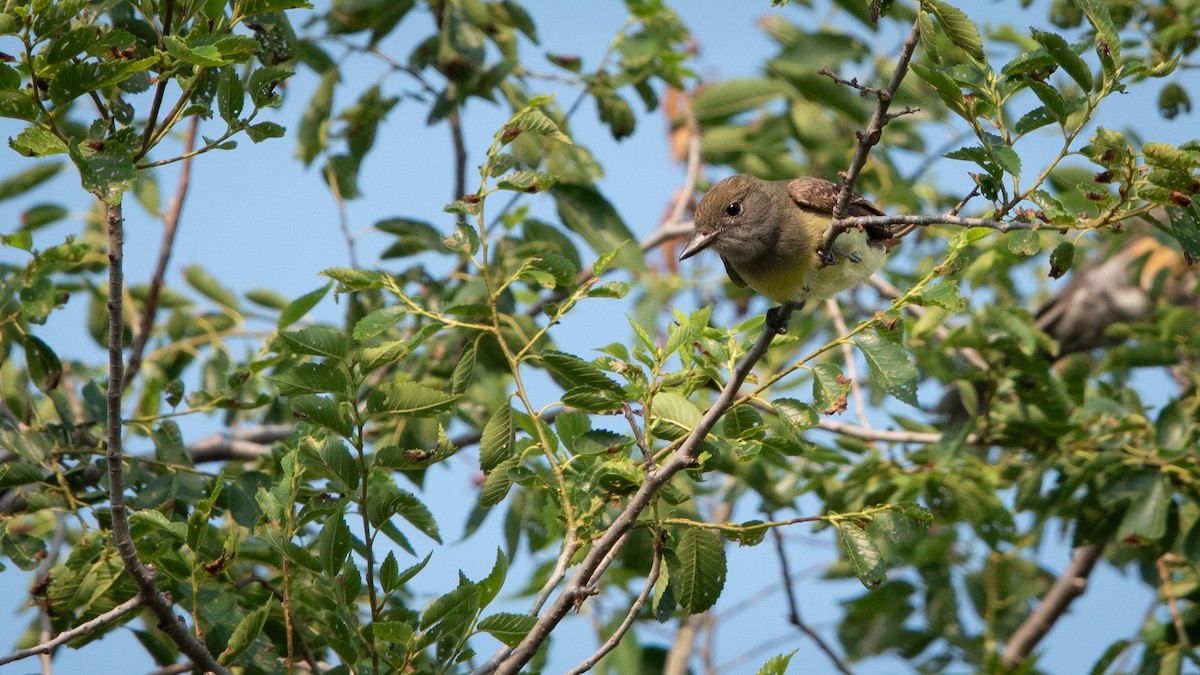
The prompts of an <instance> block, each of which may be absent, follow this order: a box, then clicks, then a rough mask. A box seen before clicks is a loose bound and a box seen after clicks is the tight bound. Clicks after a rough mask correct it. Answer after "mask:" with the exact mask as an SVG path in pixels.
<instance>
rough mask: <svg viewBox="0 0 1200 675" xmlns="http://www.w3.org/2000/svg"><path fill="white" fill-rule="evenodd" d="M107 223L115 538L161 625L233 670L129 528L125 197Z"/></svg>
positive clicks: (194, 651) (108, 424) (195, 655)
mask: <svg viewBox="0 0 1200 675" xmlns="http://www.w3.org/2000/svg"><path fill="white" fill-rule="evenodd" d="M105 228H106V233H107V238H108V398H107V403H108V415H107V419H106V420H105V429H104V430H105V440H106V442H107V446H108V448H107V451H106V453H105V455H106V459H107V461H108V502H109V509H110V512H111V518H112V534H113V542H114V543H115V544H116V547H117V552H118V553H120V555H121V562H122V563H123V564H124V565H125V571H126V572H128V573H129V576H131V577H132V578H133V582H134V583H135V584H136V585H137V587H138V596H139V597H140V598H141V599H142V602H144V603H145V604H146V605H148V606H149V607H150V609H151V611H153V612H154V615H155V617H157V619H158V628H159V629H160V630H162V631H163V632H164V633H165V634H166V635H167V637H169V638H170V639H171V641H172V642H174V643H175V646H176V647H178V648H179V651H181V652H183V654H184V655H186V656H187V657H188V658H190V659H191V660H192V663H194V664H195V665H196V666H198V667H200V668H203V669H206V670H209V671H212V672H214V673H217V674H218V675H228V673H229V671H228V670H226V669H225V668H224V667H222V666H221V665H220V664H219V663H217V661H216V659H214V658H213V655H212V654H210V653H209V651H208V650H207V649H206V648H205V647H204V645H203V644H201V642H200V641H199V640H198V639H197V638H196V636H195V635H194V634H193V633H191V632H189V631H188V628H187V626H186V625H185V624H184V623H183V621H182V620H180V619H179V618H178V617H177V616H175V612H174V607H173V605H172V603H171V599H170V596H169V595H167V594H165V593H162V592H161V591H159V590H158V584H157V583H155V581H154V569H153V568H152V567H147V566H146V565H144V564H142V560H141V558H140V557H139V556H138V552H137V547H136V546H134V543H133V536H132V534H130V531H129V508H128V507H127V506H126V504H125V474H124V468H123V461H124V456H123V455H124V449H123V448H122V439H121V431H122V422H121V383H122V382H123V381H124V371H125V363H124V360H123V358H122V357H123V351H124V350H123V346H124V345H123V342H124V335H125V317H124V314H123V312H124V301H123V293H124V288H123V287H124V283H125V280H124V271H123V262H124V249H125V242H124V216H123V215H122V208H121V204H120V202H118V203H116V204H107V205H106V209H105Z"/></svg>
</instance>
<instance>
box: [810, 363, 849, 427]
mask: <svg viewBox="0 0 1200 675" xmlns="http://www.w3.org/2000/svg"><path fill="white" fill-rule="evenodd" d="M812 388H813V407H815V408H816V409H817V410H819V411H821V412H823V413H824V414H826V415H831V414H833V413H835V412H840V411H842V410H845V409H846V394H847V392H849V391H850V381H849V380H848V379H846V377H845V375H843V374H842V367H841V366H839V365H837V364H836V363H818V364H817V365H816V366H814V367H813V385H812Z"/></svg>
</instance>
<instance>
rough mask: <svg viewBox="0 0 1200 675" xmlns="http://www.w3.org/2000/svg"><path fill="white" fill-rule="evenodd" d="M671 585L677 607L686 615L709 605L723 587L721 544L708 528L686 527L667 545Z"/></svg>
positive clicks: (713, 602) (722, 552) (723, 565)
mask: <svg viewBox="0 0 1200 675" xmlns="http://www.w3.org/2000/svg"><path fill="white" fill-rule="evenodd" d="M671 553H672V555H671V556H669V557H668V562H669V563H670V562H673V563H675V564H674V565H669V567H671V586H672V588H673V590H674V592H675V599H676V601H678V603H679V608H680V609H682V610H683V611H684V613H686V614H688V615H692V614H699V613H700V612H704V611H706V610H708V609H709V608H710V607H712V606H713V605H714V604H716V602H717V598H718V597H720V595H721V591H722V590H723V589H724V588H725V573H726V561H725V547H724V546H722V545H721V540H720V539H719V538H718V537H717V536H716V535H715V534H713V533H711V532H709V531H708V530H705V529H701V528H698V527H689V528H686V529H684V530H683V532H681V533H680V535H679V543H677V544H676V545H675V546H674V548H672V549H671Z"/></svg>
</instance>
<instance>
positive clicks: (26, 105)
mask: <svg viewBox="0 0 1200 675" xmlns="http://www.w3.org/2000/svg"><path fill="white" fill-rule="evenodd" d="M40 114H41V110H40V109H39V108H38V106H37V103H35V102H34V100H33V98H32V97H30V96H29V95H28V94H26V93H25V92H24V91H20V90H17V91H12V90H4V91H0V117H8V118H11V119H17V120H24V121H26V122H32V121H34V120H36V119H37V118H38V115H40Z"/></svg>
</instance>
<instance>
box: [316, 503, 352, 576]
mask: <svg viewBox="0 0 1200 675" xmlns="http://www.w3.org/2000/svg"><path fill="white" fill-rule="evenodd" d="M351 543H352V537H351V535H350V528H349V527H348V526H347V525H346V519H345V517H344V516H343V515H341V514H340V513H338V514H335V515H332V516H329V517H327V518H326V519H325V524H324V525H323V526H322V527H321V533H320V534H319V535H317V559H318V560H319V561H320V562H321V569H322V570H323V571H324V572H325V575H326V576H327V577H329V578H331V579H332V578H333V577H336V576H337V575H338V574H339V573H340V572H341V571H342V565H344V564H345V562H346V558H347V557H348V556H349V555H350V546H351Z"/></svg>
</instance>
